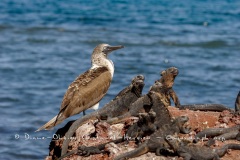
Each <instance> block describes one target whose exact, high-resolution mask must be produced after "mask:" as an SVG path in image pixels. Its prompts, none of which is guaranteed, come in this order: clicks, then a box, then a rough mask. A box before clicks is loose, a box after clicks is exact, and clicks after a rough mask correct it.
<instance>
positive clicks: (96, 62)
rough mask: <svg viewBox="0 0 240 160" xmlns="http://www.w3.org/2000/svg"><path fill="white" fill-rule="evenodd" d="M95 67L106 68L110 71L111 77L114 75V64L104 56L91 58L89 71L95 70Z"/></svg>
mask: <svg viewBox="0 0 240 160" xmlns="http://www.w3.org/2000/svg"><path fill="white" fill-rule="evenodd" d="M97 67H107V68H108V70H109V71H110V73H111V75H112V77H113V74H114V64H113V62H112V61H111V60H110V59H108V58H107V57H104V56H96V57H92V67H91V69H94V68H97Z"/></svg>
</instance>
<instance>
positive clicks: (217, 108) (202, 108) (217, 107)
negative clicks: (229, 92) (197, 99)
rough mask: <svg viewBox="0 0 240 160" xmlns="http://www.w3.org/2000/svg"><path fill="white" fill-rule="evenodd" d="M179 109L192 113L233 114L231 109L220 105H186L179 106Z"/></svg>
mask: <svg viewBox="0 0 240 160" xmlns="http://www.w3.org/2000/svg"><path fill="white" fill-rule="evenodd" d="M180 109H189V110H193V111H197V110H199V111H216V112H222V111H224V110H228V111H230V112H234V111H233V110H232V109H231V108H229V107H227V106H225V105H222V104H188V105H181V106H180Z"/></svg>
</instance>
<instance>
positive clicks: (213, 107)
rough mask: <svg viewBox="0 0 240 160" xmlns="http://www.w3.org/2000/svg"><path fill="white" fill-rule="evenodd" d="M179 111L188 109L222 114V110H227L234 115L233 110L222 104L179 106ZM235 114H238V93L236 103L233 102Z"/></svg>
mask: <svg viewBox="0 0 240 160" xmlns="http://www.w3.org/2000/svg"><path fill="white" fill-rule="evenodd" d="M180 109H189V110H194V111H197V110H199V111H217V112H222V111H224V110H228V111H230V112H232V113H234V110H232V109H231V108H229V107H227V106H225V105H222V104H189V105H181V106H180ZM235 114H240V91H239V93H238V95H237V98H236V101H235Z"/></svg>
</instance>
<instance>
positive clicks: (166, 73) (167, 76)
mask: <svg viewBox="0 0 240 160" xmlns="http://www.w3.org/2000/svg"><path fill="white" fill-rule="evenodd" d="M178 74H179V71H178V69H177V68H176V67H170V68H167V69H166V70H163V71H162V72H161V73H160V76H161V78H160V79H159V80H157V81H155V82H160V83H162V85H163V86H165V88H167V89H168V94H167V95H168V98H167V99H166V100H168V102H167V103H168V104H169V105H171V101H170V98H172V100H173V102H174V104H175V107H177V108H179V107H180V101H179V98H178V96H177V94H176V92H175V91H174V90H173V88H172V87H173V84H174V80H175V78H176V76H177V75H178Z"/></svg>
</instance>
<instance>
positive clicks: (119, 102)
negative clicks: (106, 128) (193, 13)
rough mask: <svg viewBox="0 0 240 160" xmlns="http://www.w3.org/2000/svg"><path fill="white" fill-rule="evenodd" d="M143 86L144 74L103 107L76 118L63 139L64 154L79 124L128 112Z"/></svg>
mask: <svg viewBox="0 0 240 160" xmlns="http://www.w3.org/2000/svg"><path fill="white" fill-rule="evenodd" d="M143 87H144V76H143V75H138V76H136V77H134V78H133V79H132V81H131V84H130V85H129V86H128V87H126V88H125V89H123V90H122V91H120V92H119V93H118V95H117V96H116V97H115V98H114V99H113V100H112V101H110V102H109V103H107V104H106V105H105V106H103V107H102V108H101V109H99V110H97V111H95V112H92V113H90V114H88V115H85V116H83V117H81V118H80V119H78V120H76V121H75V122H74V123H73V124H72V125H71V127H70V128H69V130H68V132H67V133H66V135H65V137H66V139H65V140H64V141H63V145H62V155H63V154H65V153H66V152H67V149H68V144H69V142H70V140H71V138H68V137H72V136H73V134H74V133H75V131H76V130H77V128H78V127H79V126H81V125H82V124H83V123H85V122H87V121H88V120H90V119H101V118H106V115H107V116H108V118H109V117H115V116H118V115H121V114H123V113H125V112H127V111H128V107H129V105H130V104H131V103H133V102H134V101H136V100H137V99H138V98H139V97H141V94H142V90H143Z"/></svg>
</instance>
